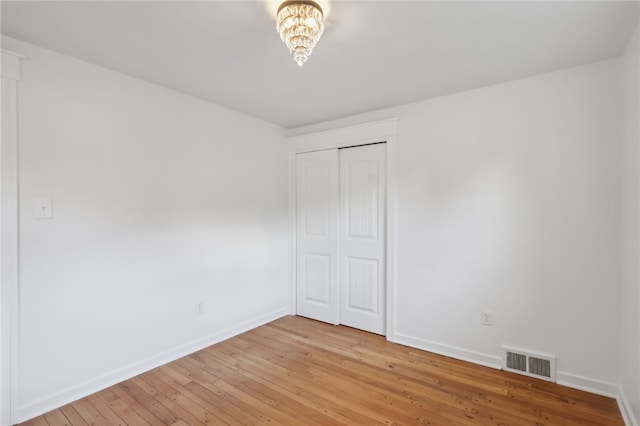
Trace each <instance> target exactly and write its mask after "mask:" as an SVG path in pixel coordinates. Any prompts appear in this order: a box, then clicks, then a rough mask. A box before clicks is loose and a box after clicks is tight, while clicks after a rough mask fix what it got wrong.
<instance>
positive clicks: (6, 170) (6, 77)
mask: <svg viewBox="0 0 640 426" xmlns="http://www.w3.org/2000/svg"><path fill="white" fill-rule="evenodd" d="M22 58H24V56H23V55H20V54H19V53H15V52H11V51H8V50H5V49H2V89H1V90H2V141H1V144H0V145H1V146H0V163H1V167H0V170H2V173H1V176H0V193H1V194H2V197H0V198H1V199H2V203H1V205H0V218H1V223H2V224H1V228H2V238H1V240H0V275H1V277H2V278H1V282H2V285H1V286H0V329H1V332H0V424H13V423H15V420H16V418H15V417H16V411H17V410H16V399H17V395H18V381H19V380H18V371H19V368H18V367H19V364H18V363H19V360H18V343H19V335H18V333H19V326H18V321H19V317H18V293H19V291H18V289H19V282H20V281H19V261H20V260H19V252H18V239H19V235H18V232H19V231H18V84H19V79H20V60H21V59H22Z"/></svg>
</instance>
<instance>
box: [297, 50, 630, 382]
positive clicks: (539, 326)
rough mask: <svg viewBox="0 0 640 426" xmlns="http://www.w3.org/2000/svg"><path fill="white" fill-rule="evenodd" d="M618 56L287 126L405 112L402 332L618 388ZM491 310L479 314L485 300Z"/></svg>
mask: <svg viewBox="0 0 640 426" xmlns="http://www.w3.org/2000/svg"><path fill="white" fill-rule="evenodd" d="M619 71H620V66H619V61H607V62H602V63H597V64H592V65H588V66H583V67H579V68H574V69H569V70H564V71H559V72H554V73H550V74H546V75H541V76H537V77H534V78H528V79H524V80H518V81H514V82H510V83H506V84H500V85H496V86H492V87H487V88H482V89H478V90H473V91H469V92H465V93H460V94H456V95H452V96H446V97H442V98H438V99H433V100H428V101H424V102H419V103H414V104H410V105H405V106H401V107H398V108H392V109H387V110H381V111H375V112H372V113H369V114H364V115H360V116H355V117H349V118H345V119H342V120H337V121H334V122H329V123H323V124H319V125H315V126H309V127H305V128H300V129H294V130H293V131H290V132H289V135H290V136H295V135H301V134H305V133H310V132H315V131H320V130H323V129H330V128H337V127H343V126H347V125H352V124H357V123H364V122H369V121H374V120H380V119H384V118H391V117H398V118H399V119H400V121H399V130H398V137H397V145H396V149H397V151H396V156H397V161H396V170H397V173H396V180H397V188H396V191H397V223H398V233H397V259H398V260H397V289H398V291H397V307H396V309H397V330H396V333H397V335H398V340H399V341H403V342H405V343H409V344H412V345H415V346H419V347H422V348H425V349H428V350H433V351H437V352H442V353H448V354H452V355H455V356H458V357H462V358H466V359H470V360H475V361H476V362H482V363H485V364H490V365H499V363H500V356H501V352H500V345H501V344H509V345H513V346H516V347H520V348H524V349H529V350H532V351H539V352H543V353H550V354H555V355H556V356H557V358H558V372H559V374H558V380H559V381H561V382H565V383H570V384H571V385H573V386H580V387H587V388H591V389H594V390H596V391H598V392H601V393H609V394H615V393H616V392H617V385H616V384H617V383H618V378H619V376H618V367H617V365H616V362H615V360H617V359H618V355H619V354H618V352H619V347H618V346H619V339H620V336H619V334H618V330H619V318H618V308H619V297H620V294H619V293H620V292H619V284H618V283H619V268H618V259H619V257H618V250H619V247H618V246H619V238H618V222H619V214H620V212H619V172H618V167H619V165H620V159H619V141H620V138H621V127H622V123H621V119H620V116H621V112H622V104H621V98H620V91H619V85H618V80H619V78H618V77H619ZM481 309H490V310H492V311H493V312H494V315H495V318H494V320H495V325H494V326H493V327H488V326H482V325H481V324H480V310H481Z"/></svg>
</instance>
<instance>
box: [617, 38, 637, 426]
mask: <svg viewBox="0 0 640 426" xmlns="http://www.w3.org/2000/svg"><path fill="white" fill-rule="evenodd" d="M639 38H640V36H639V34H638V28H636V31H635V33H634V35H633V36H632V37H631V39H630V41H629V44H628V45H627V48H626V49H625V54H624V57H623V59H622V66H623V73H624V74H623V78H622V81H623V83H624V85H623V93H624V97H623V99H624V105H625V110H624V119H625V120H624V121H625V122H624V139H623V147H622V168H621V171H622V219H621V222H620V223H621V234H620V235H621V237H622V239H621V241H622V251H621V253H622V268H621V270H622V280H621V282H622V292H621V309H620V313H621V337H622V338H621V350H620V361H619V365H620V373H621V374H620V382H621V385H622V390H623V394H624V398H625V400H626V402H627V404H628V406H629V409H630V413H628V415H629V417H634V418H635V419H634V420H633V424H638V422H639V421H640V271H639V269H638V268H639V266H638V262H639V261H640V251H639V247H638V243H639V239H640V228H639V226H638V225H639V224H640V223H639V221H640V200H639V196H640V162H639V160H640V124H639V121H640V108H639V107H638V99H639V98H640V85H639V84H638V80H639V79H640V67H639V66H638V63H639V62H640V55H639V54H638V51H639V50H640V42H639V41H640V40H639Z"/></svg>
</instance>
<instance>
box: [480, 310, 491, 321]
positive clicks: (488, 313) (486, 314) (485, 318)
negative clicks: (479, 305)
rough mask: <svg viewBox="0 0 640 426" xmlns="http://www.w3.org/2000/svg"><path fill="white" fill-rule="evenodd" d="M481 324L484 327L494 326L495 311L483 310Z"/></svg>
mask: <svg viewBox="0 0 640 426" xmlns="http://www.w3.org/2000/svg"><path fill="white" fill-rule="evenodd" d="M480 323H481V324H482V325H493V311H488V310H486V309H483V310H481V311H480Z"/></svg>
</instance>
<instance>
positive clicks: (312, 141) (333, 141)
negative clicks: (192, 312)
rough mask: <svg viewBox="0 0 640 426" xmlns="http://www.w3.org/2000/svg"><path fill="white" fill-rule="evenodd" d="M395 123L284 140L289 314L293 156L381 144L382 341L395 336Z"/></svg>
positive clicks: (293, 243) (292, 277) (293, 254)
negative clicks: (383, 150) (383, 146)
mask: <svg viewBox="0 0 640 426" xmlns="http://www.w3.org/2000/svg"><path fill="white" fill-rule="evenodd" d="M398 125H399V119H397V118H391V119H387V120H381V121H373V122H369V123H364V124H358V125H355V126H348V127H342V128H337V129H331V130H324V131H320V132H314V133H309V134H304V135H299V136H290V137H288V138H287V144H288V147H289V267H290V273H289V277H290V278H289V279H290V284H291V314H294V315H295V314H296V293H297V288H296V250H297V248H296V154H301V153H304V152H312V151H322V150H327V149H336V148H346V147H351V146H358V145H364V144H369V143H378V142H385V143H386V147H387V151H386V159H387V223H386V229H387V249H386V263H387V265H386V268H387V274H386V286H387V292H386V296H387V303H386V310H387V312H386V324H385V325H386V337H387V340H389V341H391V342H395V334H396V253H397V248H396V229H397V224H396V204H397V203H396V136H397V134H398Z"/></svg>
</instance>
